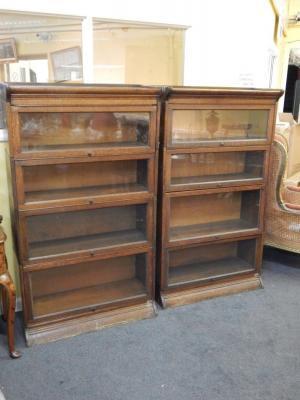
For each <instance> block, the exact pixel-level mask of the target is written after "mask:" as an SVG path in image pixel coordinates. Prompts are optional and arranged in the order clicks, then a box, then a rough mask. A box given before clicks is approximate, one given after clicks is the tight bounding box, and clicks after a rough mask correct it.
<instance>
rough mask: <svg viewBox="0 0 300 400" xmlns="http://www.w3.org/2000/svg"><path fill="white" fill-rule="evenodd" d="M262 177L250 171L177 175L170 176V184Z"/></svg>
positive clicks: (257, 179)
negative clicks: (174, 176) (177, 176)
mask: <svg viewBox="0 0 300 400" xmlns="http://www.w3.org/2000/svg"><path fill="white" fill-rule="evenodd" d="M262 180H263V179H262V178H260V177H258V176H257V175H255V174H250V173H246V172H244V173H240V174H222V175H221V174H218V175H205V176H189V177H179V178H172V179H171V185H172V186H175V185H197V184H202V183H205V184H206V183H207V184H209V183H213V184H216V183H232V182H239V183H240V181H241V182H244V181H247V183H249V181H255V182H257V181H262Z"/></svg>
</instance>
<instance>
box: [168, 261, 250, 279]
mask: <svg viewBox="0 0 300 400" xmlns="http://www.w3.org/2000/svg"><path fill="white" fill-rule="evenodd" d="M254 269H255V268H254V267H253V266H252V265H251V264H249V263H248V262H247V261H245V260H243V259H241V258H239V257H229V258H224V259H221V260H216V261H211V262H202V263H195V264H190V265H184V266H182V267H176V268H174V267H173V268H169V285H170V286H172V285H177V284H184V283H191V282H195V281H202V280H203V281H205V280H208V279H220V278H224V277H230V276H233V275H237V274H240V273H245V272H252V271H254Z"/></svg>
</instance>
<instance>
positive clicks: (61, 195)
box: [25, 183, 147, 203]
mask: <svg viewBox="0 0 300 400" xmlns="http://www.w3.org/2000/svg"><path fill="white" fill-rule="evenodd" d="M143 191H147V187H146V186H144V185H140V184H138V183H132V184H125V185H122V184H120V185H107V186H90V187H80V188H70V189H57V190H41V191H34V192H27V193H25V198H26V203H34V202H40V201H51V200H62V199H72V198H78V197H93V196H103V195H110V194H121V193H131V192H143Z"/></svg>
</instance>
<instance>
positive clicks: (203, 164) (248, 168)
mask: <svg viewBox="0 0 300 400" xmlns="http://www.w3.org/2000/svg"><path fill="white" fill-rule="evenodd" d="M263 163H264V152H263V151H248V152H245V151H241V152H237V151H232V152H224V153H216V152H214V153H195V154H173V155H172V156H171V185H174V186H179V185H201V184H204V183H213V184H214V183H216V182H226V183H229V182H237V181H243V182H244V181H251V180H257V179H259V178H262V177H263Z"/></svg>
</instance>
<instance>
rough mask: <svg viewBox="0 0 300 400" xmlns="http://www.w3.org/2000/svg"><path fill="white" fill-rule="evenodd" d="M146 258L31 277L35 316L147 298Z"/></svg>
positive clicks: (79, 266) (113, 260) (92, 264)
mask: <svg viewBox="0 0 300 400" xmlns="http://www.w3.org/2000/svg"><path fill="white" fill-rule="evenodd" d="M146 275H147V272H146V255H145V254H138V255H131V256H125V257H117V258H110V259H106V260H99V261H92V262H90V261H89V262H86V263H81V264H74V265H67V266H60V267H59V268H52V269H48V270H40V271H36V272H32V273H30V274H29V279H30V285H31V291H32V300H33V316H34V317H41V316H45V315H49V314H56V313H60V312H65V311H71V310H78V309H83V308H86V307H93V306H97V305H104V304H108V303H112V302H115V301H119V300H125V299H129V298H132V297H137V296H144V295H145V294H146Z"/></svg>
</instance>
